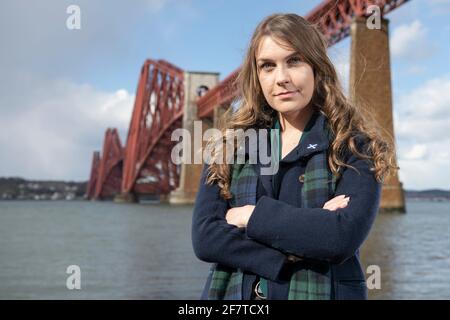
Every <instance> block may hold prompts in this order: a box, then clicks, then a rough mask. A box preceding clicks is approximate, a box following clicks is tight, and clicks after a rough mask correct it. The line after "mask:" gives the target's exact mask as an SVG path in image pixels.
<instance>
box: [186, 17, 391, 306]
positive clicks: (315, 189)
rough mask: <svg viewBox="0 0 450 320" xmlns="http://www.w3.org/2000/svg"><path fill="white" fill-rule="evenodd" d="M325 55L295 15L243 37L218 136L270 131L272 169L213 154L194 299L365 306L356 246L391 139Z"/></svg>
mask: <svg viewBox="0 0 450 320" xmlns="http://www.w3.org/2000/svg"><path fill="white" fill-rule="evenodd" d="M326 49H327V43H326V41H325V40H324V37H323V36H322V34H321V33H320V32H319V31H318V29H317V28H316V27H315V26H314V25H311V24H310V23H309V22H308V21H306V20H305V19H303V18H302V17H300V16H298V15H295V14H274V15H271V16H269V17H267V18H265V19H264V20H263V21H262V22H261V23H260V24H259V25H258V27H257V28H256V30H255V32H254V34H253V36H252V39H251V41H250V45H249V48H248V51H247V55H246V57H245V59H244V63H243V65H242V67H241V70H240V72H239V75H238V77H237V83H236V84H237V86H238V88H239V90H240V93H241V94H240V98H241V105H240V107H239V108H238V109H237V110H236V111H233V110H231V109H230V111H229V113H231V114H229V115H225V117H227V121H226V123H225V125H223V127H222V132H223V133H225V132H226V130H227V129H244V130H245V129H250V128H252V129H261V130H270V129H271V128H273V129H280V131H281V135H280V136H277V135H276V134H271V135H269V136H268V137H269V138H268V140H267V145H268V148H269V150H270V154H271V156H272V157H273V159H274V160H275V161H278V162H277V164H278V166H277V168H278V170H277V172H275V173H274V174H273V175H264V174H261V172H262V168H264V166H265V165H263V164H262V163H260V161H259V162H258V163H257V164H256V165H252V164H250V163H249V161H247V162H246V163H245V164H240V165H232V164H227V163H221V161H217V160H218V159H219V158H220V153H218V152H216V154H215V156H214V157H213V160H216V161H212V163H211V164H209V165H205V167H204V170H203V174H202V178H201V181H200V189H199V192H198V194H197V199H196V203H195V208H194V213H193V221H192V222H193V223H192V241H193V247H194V251H195V254H196V255H197V257H198V258H199V259H201V260H203V261H206V262H212V263H213V265H212V268H211V271H210V273H209V277H208V279H207V283H206V285H205V289H204V292H203V294H202V298H203V299H245V300H247V299H366V298H367V288H366V285H365V277H364V272H363V271H362V268H361V265H360V262H359V248H360V246H361V245H362V243H363V242H364V240H365V239H366V237H367V236H368V233H369V231H370V229H371V227H372V224H373V222H374V220H375V217H376V214H377V211H378V208H379V202H380V194H381V186H382V181H383V179H384V177H385V176H386V175H388V174H390V173H391V172H392V170H396V169H398V168H397V167H395V166H394V163H395V159H394V147H393V139H392V137H389V140H388V141H386V138H384V137H383V138H382V137H381V135H380V132H379V130H380V129H379V128H378V127H377V126H376V123H375V122H374V121H373V120H372V119H371V118H370V117H368V115H366V114H365V113H363V112H362V108H356V107H354V106H353V105H352V104H351V103H350V102H349V101H348V100H347V98H346V97H345V96H344V95H343V93H342V89H341V86H340V84H339V81H338V78H337V75H336V71H335V69H334V67H333V65H332V63H331V62H330V60H329V58H328V56H327V53H326ZM270 132H271V133H273V130H270ZM225 137H226V135H225ZM225 140H226V139H225ZM263 141H264V140H263ZM233 142H234V141H233ZM259 142H260V141H258V145H260V144H259ZM214 143H217V141H215V142H214ZM220 143H226V141H223V138H221V140H220ZM277 143H278V147H280V149H279V150H280V152H278V155H277ZM233 145H234V143H233ZM237 147H239V146H236V145H235V146H234V151H235V150H236V148H237ZM246 147H247V146H246ZM223 150H225V148H223ZM246 152H247V153H248V148H246ZM247 155H248V154H247Z"/></svg>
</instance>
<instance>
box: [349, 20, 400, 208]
mask: <svg viewBox="0 0 450 320" xmlns="http://www.w3.org/2000/svg"><path fill="white" fill-rule="evenodd" d="M388 24H389V21H388V20H386V19H384V18H381V28H380V29H370V28H369V27H368V26H367V24H366V18H364V17H356V18H354V19H353V21H352V24H351V59H350V97H351V99H352V100H353V101H354V102H355V103H356V105H357V106H361V107H363V108H366V110H368V111H369V112H370V114H372V115H373V116H374V118H375V119H376V120H377V121H378V122H379V124H380V125H381V127H382V128H384V129H385V132H383V134H385V135H386V134H387V135H390V136H392V137H393V139H394V141H395V135H394V125H393V116H392V87H391V67H390V55H389V32H388V31H389V28H388ZM380 211H389V212H401V213H404V212H406V211H405V197H404V192H403V187H402V183H401V182H400V180H399V178H398V175H397V174H395V175H393V176H390V177H387V178H386V179H385V181H384V184H383V189H382V196H381V204H380Z"/></svg>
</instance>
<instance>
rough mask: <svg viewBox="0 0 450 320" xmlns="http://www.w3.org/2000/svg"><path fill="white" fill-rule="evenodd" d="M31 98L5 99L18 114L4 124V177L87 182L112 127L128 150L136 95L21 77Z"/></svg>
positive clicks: (0, 144) (0, 138) (0, 156)
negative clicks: (93, 160) (96, 154)
mask: <svg viewBox="0 0 450 320" xmlns="http://www.w3.org/2000/svg"><path fill="white" fill-rule="evenodd" d="M19 79H22V84H23V87H25V88H29V89H28V90H27V91H26V94H25V95H22V96H21V97H18V96H17V95H16V94H15V93H13V94H12V95H11V96H3V97H2V98H1V99H0V104H1V105H2V106H3V107H4V106H5V105H7V106H8V107H9V109H10V110H12V112H9V113H7V114H5V116H4V117H2V118H1V119H0V127H1V128H2V134H1V135H0V148H1V150H2V152H1V153H0V163H2V166H1V167H0V176H22V177H24V178H30V179H64V180H66V179H75V180H87V179H88V176H89V171H90V165H91V157H92V152H93V151H94V150H101V148H102V145H103V137H104V133H105V130H106V129H107V128H108V127H116V128H118V130H119V134H120V135H121V142H122V144H124V143H125V141H124V138H125V134H126V132H127V130H128V125H129V121H130V117H131V110H132V107H133V103H134V95H132V94H130V93H128V92H127V91H126V90H123V89H121V90H117V91H115V92H103V91H99V90H97V89H95V88H94V87H92V86H90V85H86V84H76V83H73V82H71V81H68V80H65V79H58V80H48V79H39V78H36V77H34V76H31V75H29V76H28V77H19Z"/></svg>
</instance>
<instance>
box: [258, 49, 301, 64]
mask: <svg viewBox="0 0 450 320" xmlns="http://www.w3.org/2000/svg"><path fill="white" fill-rule="evenodd" d="M297 55H300V53H298V52H297V51H296V52H294V53H292V54H290V55H288V56H287V57H286V58H285V59H289V58H292V57H294V56H297ZM257 61H260V62H263V61H273V60H272V59H268V58H259V59H258V60H257Z"/></svg>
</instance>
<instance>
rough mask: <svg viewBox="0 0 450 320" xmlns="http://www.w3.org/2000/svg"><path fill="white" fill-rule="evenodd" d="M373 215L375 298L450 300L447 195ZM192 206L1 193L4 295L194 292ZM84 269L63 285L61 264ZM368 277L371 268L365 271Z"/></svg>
mask: <svg viewBox="0 0 450 320" xmlns="http://www.w3.org/2000/svg"><path fill="white" fill-rule="evenodd" d="M407 208H408V214H406V215H395V214H382V215H379V216H378V218H377V221H376V224H375V227H374V228H373V229H372V233H371V234H370V236H369V238H368V239H367V241H366V242H365V244H364V246H363V248H362V259H363V264H364V268H366V266H367V265H378V266H380V268H381V279H382V286H381V289H380V290H370V291H369V294H370V298H372V299H450V237H449V230H450V203H444V202H437V203H433V202H409V203H407ZM191 215H192V206H175V207H173V206H169V205H161V204H116V203H112V202H19V201H17V202H12V201H11V202H0V299H197V298H198V297H199V296H200V293H201V290H202V288H203V284H204V281H205V278H206V274H207V271H208V269H209V264H207V263H204V262H202V261H199V260H198V259H197V258H196V257H195V255H194V254H193V251H192V246H191V239H190V228H191ZM69 265H78V266H79V267H80V269H81V290H68V289H67V288H66V279H67V277H68V276H69V275H68V274H67V273H66V268H67V267H68V266H69ZM368 276H369V274H368Z"/></svg>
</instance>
